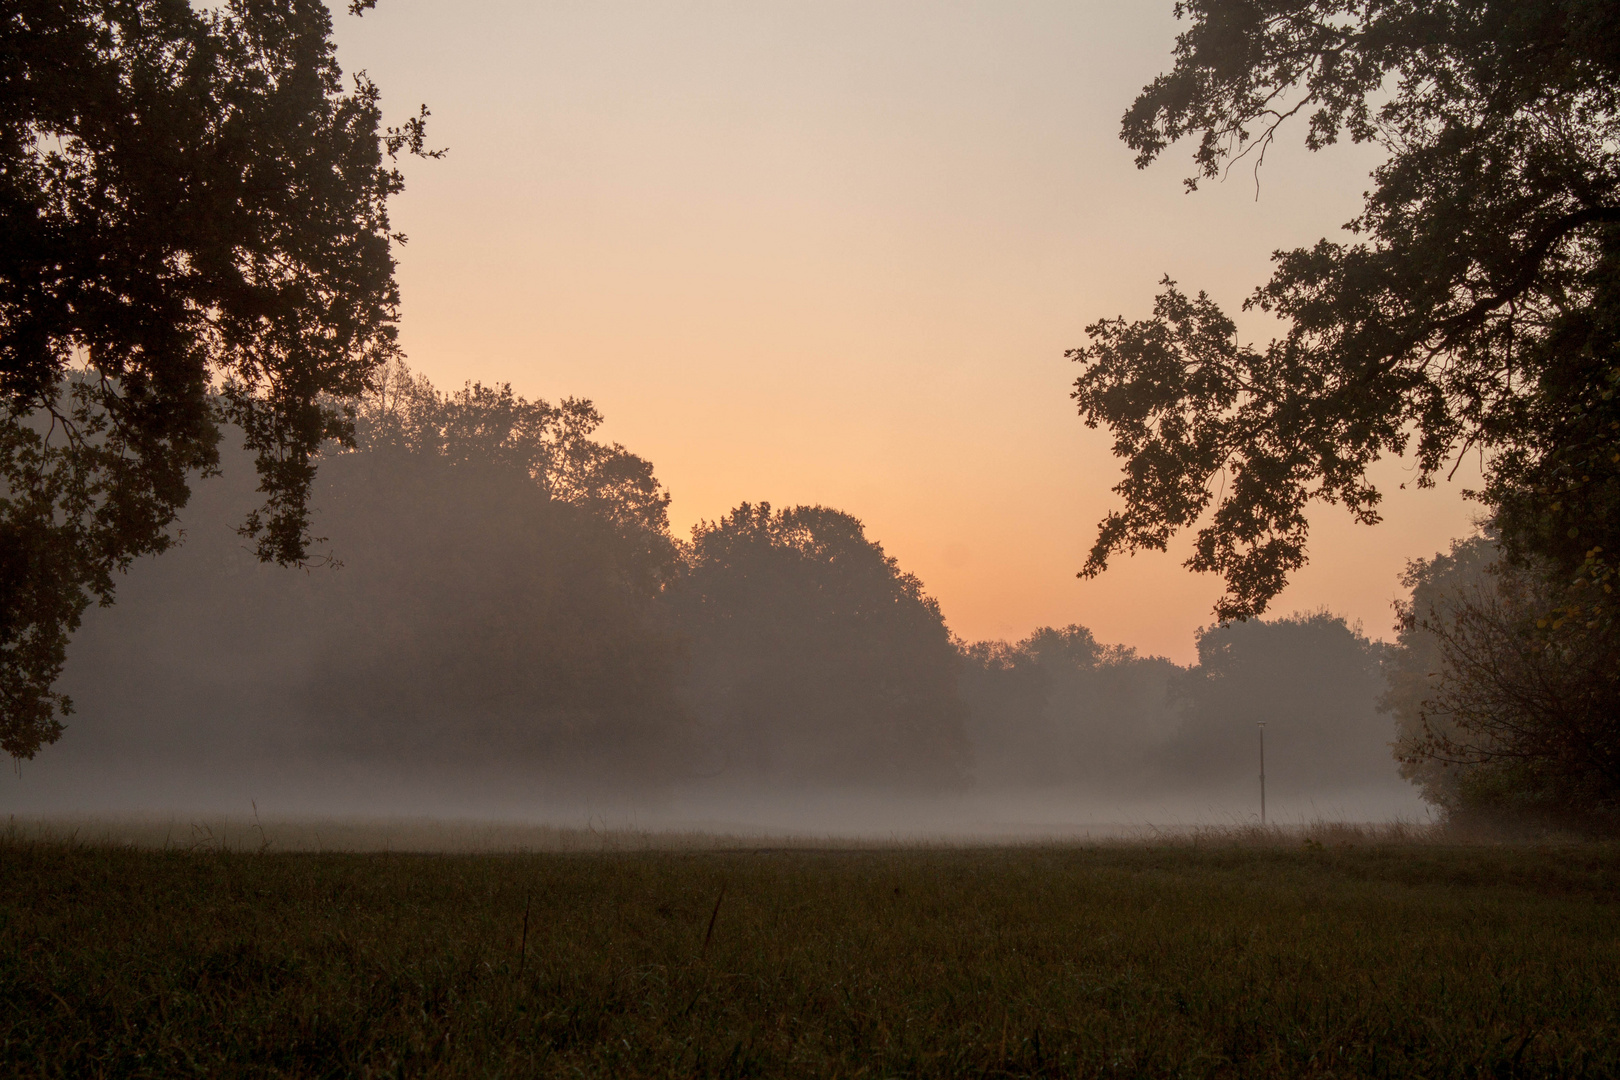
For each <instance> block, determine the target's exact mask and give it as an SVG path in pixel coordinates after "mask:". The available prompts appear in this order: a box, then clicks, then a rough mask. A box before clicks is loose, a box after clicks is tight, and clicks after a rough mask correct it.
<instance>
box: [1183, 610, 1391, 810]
mask: <svg viewBox="0 0 1620 1080" xmlns="http://www.w3.org/2000/svg"><path fill="white" fill-rule="evenodd" d="M1382 659H1383V648H1382V646H1380V645H1379V644H1378V643H1377V642H1373V641H1369V640H1368V638H1367V636H1366V635H1365V634H1364V633H1362V630H1361V627H1360V626H1359V625H1356V626H1351V625H1349V624H1347V623H1346V622H1345V620H1344V619H1343V617H1341V616H1336V615H1332V614H1329V613H1328V612H1326V611H1316V612H1310V613H1296V614H1294V615H1291V616H1288V617H1286V618H1280V619H1271V620H1260V619H1251V620H1249V621H1247V622H1241V623H1229V624H1225V625H1219V626H1211V627H1207V628H1205V629H1203V630H1201V631H1200V632H1199V634H1198V665H1197V666H1196V667H1194V668H1193V669H1192V670H1190V671H1189V672H1188V676H1187V680H1186V682H1185V683H1184V684H1183V689H1182V693H1183V694H1184V696H1185V700H1186V703H1187V711H1186V719H1185V722H1184V726H1183V729H1182V733H1181V737H1180V738H1179V739H1178V740H1177V743H1176V745H1175V747H1174V748H1173V750H1172V753H1173V754H1174V756H1175V759H1176V761H1175V774H1176V775H1179V776H1180V777H1182V778H1185V779H1188V780H1190V779H1192V778H1195V777H1197V776H1200V775H1209V774H1216V775H1226V776H1241V777H1242V779H1243V782H1244V783H1245V784H1254V785H1256V786H1258V785H1257V781H1258V777H1257V774H1258V771H1259V770H1258V767H1257V756H1258V750H1259V737H1260V733H1259V730H1258V728H1257V727H1256V724H1258V723H1264V724H1265V725H1266V759H1267V772H1268V773H1269V774H1270V790H1271V792H1272V794H1274V795H1277V794H1286V795H1291V796H1294V797H1301V796H1303V797H1307V798H1308V797H1317V796H1322V795H1325V794H1327V793H1329V792H1332V791H1334V790H1343V789H1347V788H1355V787H1357V786H1361V785H1374V784H1378V783H1380V782H1385V781H1390V780H1393V779H1394V774H1395V767H1394V762H1393V761H1391V759H1390V742H1391V737H1392V734H1393V733H1392V731H1391V724H1390V722H1389V720H1388V719H1386V718H1384V717H1382V716H1380V715H1379V714H1378V709H1377V705H1378V698H1379V693H1380V691H1381V690H1382V689H1383V678H1382V674H1383V673H1382V670H1381V667H1380V664H1381V661H1382Z"/></svg>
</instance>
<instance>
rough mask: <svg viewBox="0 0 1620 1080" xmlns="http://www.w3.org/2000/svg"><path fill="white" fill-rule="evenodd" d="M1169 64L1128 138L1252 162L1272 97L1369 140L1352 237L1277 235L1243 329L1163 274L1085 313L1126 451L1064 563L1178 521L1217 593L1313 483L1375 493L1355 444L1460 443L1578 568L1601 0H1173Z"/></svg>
mask: <svg viewBox="0 0 1620 1080" xmlns="http://www.w3.org/2000/svg"><path fill="white" fill-rule="evenodd" d="M1176 12H1177V15H1178V16H1180V17H1186V18H1189V19H1190V21H1191V26H1190V27H1189V29H1188V30H1187V31H1186V32H1185V33H1184V34H1182V35H1181V37H1180V38H1179V39H1178V41H1177V45H1176V64H1175V68H1174V70H1173V71H1171V72H1170V73H1168V74H1165V75H1162V76H1160V77H1159V78H1158V79H1157V80H1155V81H1154V82H1153V83H1152V84H1150V85H1149V86H1147V87H1146V88H1145V89H1144V90H1143V92H1142V94H1141V96H1140V97H1139V98H1138V99H1137V100H1136V102H1135V104H1134V105H1133V106H1132V107H1131V108H1130V110H1129V111H1128V112H1127V113H1126V115H1125V118H1124V125H1123V138H1124V140H1125V141H1126V142H1127V143H1128V144H1129V145H1130V146H1131V147H1132V148H1134V149H1135V150H1136V151H1137V152H1138V157H1137V162H1138V164H1139V165H1140V166H1144V167H1145V166H1146V165H1148V164H1150V163H1151V162H1152V161H1154V160H1155V159H1156V158H1157V157H1158V156H1159V155H1160V154H1161V153H1162V152H1163V151H1164V150H1165V149H1166V148H1167V147H1168V146H1169V145H1170V144H1171V143H1173V142H1175V141H1177V140H1179V139H1182V138H1194V139H1196V140H1197V149H1196V150H1195V152H1194V163H1195V166H1196V172H1197V175H1196V176H1195V177H1193V178H1191V179H1189V181H1188V186H1189V187H1190V188H1196V186H1197V182H1198V180H1199V179H1208V178H1214V177H1218V176H1223V175H1224V174H1225V173H1226V171H1227V170H1229V169H1230V168H1231V167H1233V166H1234V165H1236V164H1237V163H1238V162H1239V161H1241V160H1243V159H1245V158H1248V159H1249V160H1251V161H1252V162H1254V165H1255V167H1256V168H1258V167H1259V162H1260V161H1261V160H1262V159H1263V157H1264V155H1265V152H1266V148H1267V147H1269V146H1270V145H1271V143H1272V142H1273V141H1274V139H1275V138H1276V137H1277V135H1278V133H1279V131H1280V129H1281V127H1282V126H1283V125H1284V124H1285V123H1286V122H1287V121H1288V120H1290V119H1291V118H1294V117H1303V118H1304V119H1305V122H1306V131H1305V142H1306V145H1307V146H1309V147H1310V148H1311V149H1313V150H1315V149H1321V148H1324V147H1326V146H1328V145H1330V144H1332V143H1334V142H1336V141H1337V140H1338V139H1340V138H1341V137H1348V138H1350V139H1352V140H1354V141H1356V142H1372V143H1375V144H1377V145H1379V146H1381V147H1382V148H1383V149H1384V150H1385V151H1386V152H1387V155H1388V156H1387V159H1386V160H1385V162H1384V164H1383V165H1381V166H1380V167H1379V168H1378V169H1377V170H1376V171H1375V172H1374V174H1373V187H1372V190H1371V191H1370V192H1369V193H1368V194H1367V196H1366V203H1365V205H1364V207H1363V209H1362V212H1361V214H1360V215H1359V216H1358V217H1357V218H1356V219H1355V220H1353V221H1352V222H1350V223H1349V226H1348V228H1349V230H1350V231H1351V233H1352V234H1354V237H1355V239H1353V240H1351V241H1349V242H1334V241H1329V240H1322V241H1321V242H1319V243H1318V244H1316V245H1315V246H1313V247H1308V248H1299V249H1297V250H1293V251H1286V252H1278V253H1277V254H1276V255H1275V256H1274V259H1275V263H1276V270H1275V273H1274V275H1273V277H1272V278H1271V280H1270V281H1269V282H1268V283H1266V284H1265V285H1263V286H1261V287H1259V288H1258V289H1256V290H1255V292H1254V293H1253V294H1252V295H1251V296H1250V297H1249V299H1248V300H1247V301H1246V302H1245V305H1244V306H1245V309H1258V310H1260V311H1264V312H1268V313H1270V314H1271V315H1273V316H1275V317H1277V318H1279V319H1281V320H1282V321H1283V322H1284V324H1285V325H1286V327H1287V329H1286V333H1285V334H1284V335H1283V336H1282V337H1281V338H1278V339H1276V340H1273V341H1272V342H1271V343H1270V344H1269V345H1267V346H1266V347H1265V348H1255V347H1252V346H1249V345H1244V344H1241V343H1240V342H1239V341H1238V338H1237V335H1236V328H1235V324H1234V323H1233V322H1232V320H1231V319H1230V318H1228V317H1227V316H1226V315H1225V314H1224V313H1223V312H1222V311H1221V309H1220V308H1219V307H1218V306H1217V305H1216V303H1215V302H1214V301H1213V300H1211V299H1210V298H1209V297H1208V296H1206V295H1204V294H1202V293H1200V294H1198V295H1197V296H1188V295H1186V294H1184V293H1183V292H1182V291H1180V290H1179V289H1178V288H1177V287H1176V286H1175V284H1174V283H1173V282H1170V281H1169V280H1168V279H1167V280H1166V282H1165V289H1164V291H1163V293H1162V294H1161V295H1160V296H1159V298H1158V301H1157V303H1156V305H1155V307H1154V312H1153V315H1152V317H1151V318H1148V319H1145V320H1140V321H1136V322H1126V321H1125V320H1124V319H1123V318H1118V319H1111V320H1103V321H1100V322H1097V323H1095V324H1093V325H1092V326H1091V327H1089V328H1088V334H1089V336H1090V342H1089V344H1087V345H1086V346H1085V347H1083V348H1080V349H1076V350H1073V351H1072V353H1071V355H1072V356H1073V357H1074V358H1075V359H1077V360H1078V361H1079V362H1080V363H1082V364H1083V365H1084V371H1083V373H1082V374H1081V376H1080V377H1079V379H1078V381H1077V383H1076V389H1075V394H1074V397H1075V400H1076V401H1077V402H1078V404H1079V408H1080V411H1081V413H1082V415H1083V416H1084V417H1085V420H1086V422H1087V423H1088V424H1090V425H1092V426H1097V425H1107V426H1108V427H1109V428H1110V430H1111V431H1112V432H1113V434H1114V438H1115V443H1114V449H1115V452H1116V453H1117V454H1118V455H1119V456H1121V457H1123V458H1125V459H1126V465H1125V478H1124V480H1123V481H1122V482H1121V483H1120V485H1119V486H1118V487H1117V488H1116V491H1118V492H1119V494H1121V495H1122V496H1123V497H1124V500H1125V507H1124V509H1123V510H1121V511H1117V512H1113V513H1111V514H1109V515H1108V517H1107V518H1106V519H1105V520H1104V522H1103V523H1102V528H1101V532H1100V535H1099V537H1098V540H1097V542H1096V545H1095V546H1094V547H1093V549H1092V552H1091V555H1090V558H1089V560H1088V561H1087V563H1086V566H1085V569H1084V571H1082V572H1083V573H1084V574H1096V573H1100V572H1101V571H1102V570H1103V569H1104V568H1105V567H1106V565H1107V562H1108V559H1109V557H1110V556H1111V555H1112V554H1114V553H1115V552H1118V551H1121V550H1133V549H1138V548H1156V549H1163V548H1164V547H1165V545H1166V543H1167V541H1168V539H1169V537H1170V536H1171V535H1172V534H1174V533H1175V532H1176V531H1178V530H1180V529H1183V528H1188V527H1191V526H1194V525H1195V524H1197V523H1198V522H1200V521H1201V520H1203V517H1204V515H1206V514H1208V515H1209V517H1208V519H1207V521H1205V523H1204V524H1203V525H1202V526H1201V527H1199V529H1198V532H1197V539H1196V544H1195V549H1194V553H1193V555H1192V557H1191V559H1190V561H1189V563H1188V565H1189V566H1190V567H1192V568H1194V569H1196V570H1200V571H1210V572H1215V573H1218V574H1220V575H1222V577H1223V578H1224V580H1225V583H1226V591H1225V594H1224V595H1223V597H1222V598H1221V600H1220V601H1219V603H1218V604H1217V607H1216V612H1217V614H1218V615H1219V617H1220V618H1222V619H1233V618H1244V617H1248V616H1252V615H1256V614H1258V613H1260V612H1262V611H1264V610H1265V607H1266V605H1267V603H1268V602H1269V601H1270V600H1271V598H1272V597H1274V596H1275V595H1276V594H1277V592H1278V591H1279V590H1281V589H1282V587H1283V586H1284V584H1285V583H1286V581H1287V578H1288V576H1289V574H1290V573H1292V572H1293V571H1294V570H1296V569H1298V568H1299V567H1300V566H1301V565H1303V563H1304V561H1305V558H1306V555H1305V552H1306V538H1307V531H1308V522H1307V517H1306V509H1307V507H1308V506H1309V504H1310V503H1311V502H1312V501H1316V500H1320V501H1324V502H1328V503H1339V504H1342V505H1344V506H1345V507H1346V508H1347V509H1348V510H1349V511H1350V512H1351V513H1352V514H1353V515H1354V516H1355V517H1356V518H1357V519H1358V520H1360V521H1362V522H1366V523H1372V522H1376V521H1377V520H1378V509H1377V508H1378V504H1379V499H1380V493H1379V492H1378V491H1377V490H1376V488H1375V487H1374V486H1373V484H1372V483H1371V481H1370V480H1369V479H1368V476H1367V469H1368V467H1369V466H1370V465H1371V464H1372V462H1373V461H1374V460H1376V459H1377V458H1379V457H1381V456H1384V455H1399V454H1403V453H1406V452H1408V451H1409V450H1410V451H1411V452H1413V453H1414V454H1415V457H1416V461H1417V464H1418V467H1419V479H1418V483H1419V484H1423V485H1429V484H1432V483H1434V478H1435V477H1436V476H1438V475H1440V474H1441V473H1442V472H1444V471H1445V469H1446V468H1447V465H1448V462H1449V461H1450V460H1451V459H1452V457H1453V455H1457V454H1460V453H1462V452H1465V451H1468V450H1474V449H1477V450H1478V451H1479V452H1480V453H1481V454H1482V455H1484V457H1485V463H1486V483H1485V487H1484V490H1483V491H1482V492H1479V493H1478V495H1479V497H1480V498H1482V499H1483V500H1484V501H1485V502H1486V503H1487V505H1489V506H1490V507H1492V509H1493V510H1494V511H1495V513H1496V514H1497V517H1498V527H1499V528H1500V529H1501V536H1502V542H1503V544H1504V546H1505V548H1506V550H1507V551H1508V553H1509V555H1510V556H1511V557H1512V558H1514V559H1515V560H1517V561H1527V560H1534V559H1538V558H1539V559H1547V560H1552V562H1553V563H1554V564H1555V565H1556V566H1557V568H1558V569H1559V570H1560V571H1562V572H1564V573H1566V574H1567V575H1568V576H1569V577H1571V578H1572V577H1573V576H1575V573H1576V570H1577V568H1578V567H1579V566H1580V564H1581V563H1582V562H1583V561H1584V559H1585V558H1586V555H1587V553H1588V552H1591V551H1593V550H1594V549H1601V551H1603V552H1613V551H1617V550H1620V546H1617V543H1620V536H1616V529H1617V528H1620V524H1617V523H1620V515H1617V514H1616V513H1614V507H1615V505H1616V503H1617V500H1620V468H1617V465H1620V454H1616V453H1615V451H1614V446H1613V444H1614V440H1615V432H1616V431H1617V430H1620V414H1617V413H1616V408H1617V406H1616V403H1615V397H1614V393H1615V390H1616V383H1617V380H1620V351H1617V341H1620V314H1617V313H1620V111H1617V105H1620V11H1617V9H1616V7H1615V5H1614V4H1613V3H1610V2H1608V0H1534V2H1524V0H1479V2H1475V0H1422V2H1420V0H1184V2H1181V3H1178V4H1177V6H1176Z"/></svg>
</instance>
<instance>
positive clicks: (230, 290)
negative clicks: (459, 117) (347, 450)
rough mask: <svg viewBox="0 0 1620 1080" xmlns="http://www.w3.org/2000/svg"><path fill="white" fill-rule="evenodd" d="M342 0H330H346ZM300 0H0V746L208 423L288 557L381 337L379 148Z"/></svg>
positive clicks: (51, 716)
mask: <svg viewBox="0 0 1620 1080" xmlns="http://www.w3.org/2000/svg"><path fill="white" fill-rule="evenodd" d="M364 6H367V5H363V4H360V5H356V8H357V9H358V8H360V7H364ZM331 29H332V24H331V19H330V16H329V15H328V14H327V11H326V8H325V7H324V6H323V5H322V4H321V3H319V2H318V0H233V2H231V3H228V4H226V5H224V6H223V7H221V8H217V9H210V10H202V11H199V10H194V9H193V7H192V5H191V4H189V3H187V2H186V0H118V2H114V0H16V2H14V3H10V4H7V5H6V7H5V9H4V13H3V14H0V41H3V45H0V235H3V237H4V240H3V242H0V403H3V408H4V416H3V418H0V750H4V751H5V752H7V753H9V754H12V755H14V756H18V757H29V756H32V755H33V753H34V752H35V751H36V750H37V749H38V748H39V747H40V746H41V745H43V744H45V743H48V742H51V741H53V740H54V739H55V738H56V737H57V736H58V734H59V733H60V731H61V723H60V721H59V720H58V719H57V716H58V713H59V712H66V711H67V710H68V709H69V708H70V707H71V703H70V702H69V701H68V700H67V698H66V697H64V696H63V695H62V694H60V693H58V692H56V691H55V690H53V683H54V681H55V679H56V677H57V675H58V674H59V673H60V671H61V667H62V663H63V657H64V650H65V647H66V643H67V640H68V636H69V635H70V634H71V632H72V631H73V629H74V628H75V627H76V626H77V625H78V623H79V619H80V617H81V615H82V614H83V612H84V609H85V607H86V606H87V605H88V604H89V603H90V601H91V600H92V599H94V600H99V601H100V602H101V603H103V604H105V603H110V602H111V600H112V597H113V591H114V589H113V574H114V572H115V571H119V570H122V569H125V568H127V567H128V566H129V565H130V563H131V561H132V560H133V559H135V558H136V557H138V556H140V555H144V554H149V553H153V552H159V551H162V550H164V549H165V548H167V547H168V546H169V545H170V544H171V542H172V540H173V537H172V535H171V533H170V531H169V527H170V525H171V524H172V522H173V521H174V519H175V515H176V513H177V512H178V510H179V509H180V508H181V507H183V506H184V505H185V503H186V500H187V498H188V497H189V494H190V486H189V485H190V482H191V480H192V478H193V477H194V476H196V475H197V474H202V475H207V474H208V473H209V472H210V471H211V470H213V469H214V467H215V465H216V462H217V460H218V443H219V440H220V437H221V436H220V425H221V423H222V422H223V421H229V422H231V423H233V424H234V425H236V428H237V430H238V431H239V432H240V433H241V436H242V438H243V439H244V441H245V443H246V445H247V448H248V449H250V450H251V451H252V452H253V453H254V455H255V462H256V466H257V473H258V478H259V490H260V492H261V495H262V505H261V506H260V508H259V509H257V510H255V511H253V512H252V513H250V514H249V515H248V517H247V519H246V521H245V522H243V523H242V529H243V531H244V532H245V533H246V534H247V535H248V536H250V537H253V538H254V539H255V540H256V542H257V549H258V554H259V556H260V557H261V558H262V559H265V560H272V561H276V562H281V563H297V562H299V561H300V560H302V559H303V558H304V555H305V551H306V545H307V542H308V527H309V510H308V501H307V496H308V492H309V485H310V482H311V480H312V478H313V476H314V472H315V456H316V454H317V451H318V449H319V448H320V447H321V445H322V444H323V443H326V442H328V441H330V440H336V441H338V442H340V443H341V442H345V441H347V440H348V439H349V438H350V437H351V419H350V417H349V416H348V414H347V413H346V412H345V411H344V409H343V408H342V407H340V406H339V405H338V404H336V403H337V402H339V401H341V400H343V399H348V398H352V397H354V396H355V395H357V394H359V393H360V392H361V390H362V389H364V387H365V385H366V381H367V379H368V377H369V376H370V374H371V373H372V371H373V370H374V369H375V368H376V367H377V366H378V365H379V364H381V363H382V362H384V361H385V360H387V359H388V358H389V357H390V356H392V355H394V353H395V352H396V344H395V321H396V317H397V308H398V303H399V293H398V290H397V288H396V287H395V284H394V262H393V258H392V255H391V246H392V244H393V243H394V242H395V241H402V240H403V237H400V236H398V235H396V234H394V233H393V232H392V231H391V228H390V225H389V220H388V211H387V207H388V201H389V199H390V197H391V196H393V195H394V194H396V193H397V192H398V191H399V190H400V189H401V186H402V179H401V176H400V174H399V172H398V170H397V169H396V168H395V167H394V166H393V164H392V159H393V158H395V157H396V156H397V155H398V154H400V153H404V152H411V153H423V154H427V153H437V152H436V151H433V152H430V151H428V150H426V148H425V146H424V143H423V137H424V131H423V125H422V119H423V116H425V115H426V112H425V110H424V111H423V113H422V115H421V116H418V117H416V118H414V119H413V120H411V121H410V122H409V123H407V124H406V125H405V126H403V127H401V128H397V129H394V128H389V129H383V128H382V127H381V126H380V125H381V113H380V109H379V96H378V91H377V88H376V87H375V86H374V85H372V84H371V83H370V82H369V81H368V80H367V79H366V78H365V77H364V75H361V76H359V77H358V78H356V79H355V80H353V82H352V83H351V84H349V85H348V87H347V89H345V82H344V79H343V77H342V73H341V72H340V70H339V68H338V65H337V62H336V59H335V55H334V49H333V45H332V42H331Z"/></svg>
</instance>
